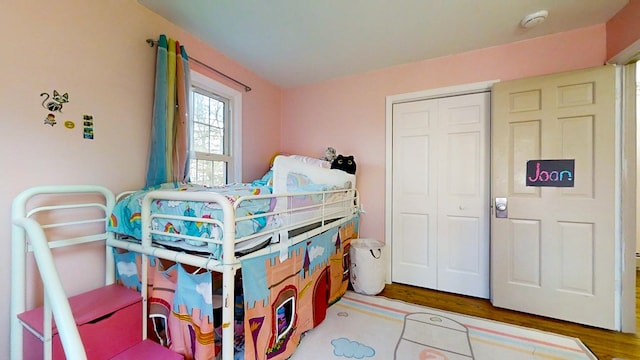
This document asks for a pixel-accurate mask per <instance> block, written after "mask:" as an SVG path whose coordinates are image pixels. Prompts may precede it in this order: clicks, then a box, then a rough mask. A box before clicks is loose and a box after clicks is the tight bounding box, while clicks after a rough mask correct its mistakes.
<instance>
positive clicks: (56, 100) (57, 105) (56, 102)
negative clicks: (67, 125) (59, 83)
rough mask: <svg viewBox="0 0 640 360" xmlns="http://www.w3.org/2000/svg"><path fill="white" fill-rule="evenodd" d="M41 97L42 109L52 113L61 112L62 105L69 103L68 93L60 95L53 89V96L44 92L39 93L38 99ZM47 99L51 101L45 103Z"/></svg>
mask: <svg viewBox="0 0 640 360" xmlns="http://www.w3.org/2000/svg"><path fill="white" fill-rule="evenodd" d="M42 96H45V98H44V100H42V107H43V108H45V109H47V110H49V111H52V112H53V111H58V112H62V105H63V104H66V103H68V102H69V94H68V93H64V94H62V95H60V93H59V92H58V90H55V89H54V90H53V96H51V95H49V93H46V92H43V93H40V97H42ZM49 99H51V101H49V102H47V101H48V100H49ZM45 103H46V104H45Z"/></svg>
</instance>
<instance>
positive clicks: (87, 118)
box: [82, 114, 93, 140]
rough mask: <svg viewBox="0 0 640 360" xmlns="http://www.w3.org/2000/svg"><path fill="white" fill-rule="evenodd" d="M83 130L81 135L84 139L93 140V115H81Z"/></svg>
mask: <svg viewBox="0 0 640 360" xmlns="http://www.w3.org/2000/svg"><path fill="white" fill-rule="evenodd" d="M82 119H83V121H84V123H83V124H84V131H83V137H84V138H85V139H89V140H93V115H86V114H85V115H83V116H82Z"/></svg>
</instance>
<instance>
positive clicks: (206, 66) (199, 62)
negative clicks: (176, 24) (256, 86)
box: [147, 39, 251, 92]
mask: <svg viewBox="0 0 640 360" xmlns="http://www.w3.org/2000/svg"><path fill="white" fill-rule="evenodd" d="M157 43H158V42H157V41H156V40H153V39H147V44H149V46H151V47H154V46H155V45H156V44H157ZM189 60H191V61H193V62H194V63H197V64H199V65H201V66H204V67H205V68H207V69H209V70H211V71H213V72H215V73H216V74H218V75H220V76H222V77H224V78H226V79H229V80H231V81H233V82H234V83H236V84H238V85H241V86H243V87H244V91H246V92H249V91H251V87H250V86H249V85H246V84H245V83H242V82H240V81H238V80H236V79H234V78H232V77H231V76H229V75H227V74H225V73H223V72H221V71H219V70H216V69H214V68H213V67H211V66H209V65H207V64H205V63H203V62H202V61H200V60H198V59H195V58H192V57H191V56H189Z"/></svg>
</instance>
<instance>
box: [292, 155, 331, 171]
mask: <svg viewBox="0 0 640 360" xmlns="http://www.w3.org/2000/svg"><path fill="white" fill-rule="evenodd" d="M288 157H290V158H293V159H296V160H298V161H301V162H303V163H305V164H309V165H315V166H320V167H323V168H327V169H329V168H331V163H330V162H328V161H325V160H321V159H316V158H312V157H309V156H303V155H289V156H288Z"/></svg>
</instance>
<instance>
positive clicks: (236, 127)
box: [189, 70, 242, 183]
mask: <svg viewBox="0 0 640 360" xmlns="http://www.w3.org/2000/svg"><path fill="white" fill-rule="evenodd" d="M191 86H195V87H199V88H201V89H203V90H206V91H209V92H212V93H214V94H216V95H219V96H222V97H224V98H227V99H229V106H230V109H229V125H230V126H229V128H228V129H227V128H225V132H226V131H229V132H230V133H229V134H228V139H229V140H230V141H231V144H230V146H229V157H230V158H229V162H228V163H227V165H228V166H227V183H233V182H240V181H242V93H241V92H240V91H238V90H235V89H232V88H230V87H228V86H226V85H224V84H222V83H220V82H218V81H215V80H213V79H212V78H210V77H208V76H206V75H203V74H201V73H199V72H196V71H193V70H191ZM189 91H190V92H192V91H193V89H189ZM189 116H193V114H190V115H189ZM225 135H227V134H225ZM190 151H192V158H195V156H193V149H190Z"/></svg>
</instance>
